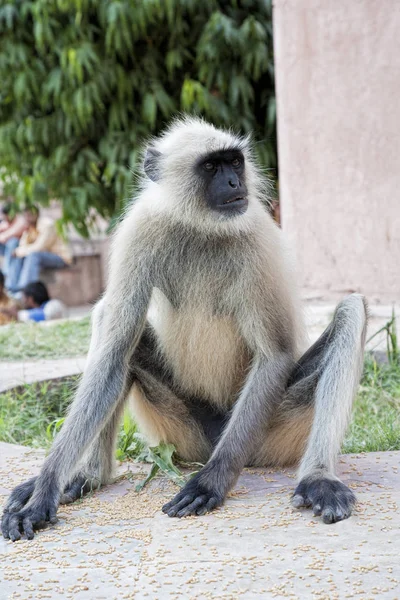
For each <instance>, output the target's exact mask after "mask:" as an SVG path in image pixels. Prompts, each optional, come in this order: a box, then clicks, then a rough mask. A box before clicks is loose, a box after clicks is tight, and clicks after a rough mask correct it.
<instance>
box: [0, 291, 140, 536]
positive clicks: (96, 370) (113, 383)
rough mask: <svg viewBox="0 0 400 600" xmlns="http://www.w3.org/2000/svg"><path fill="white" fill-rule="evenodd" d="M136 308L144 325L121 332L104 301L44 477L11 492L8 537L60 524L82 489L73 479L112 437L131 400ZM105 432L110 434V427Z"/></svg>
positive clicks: (5, 532)
mask: <svg viewBox="0 0 400 600" xmlns="http://www.w3.org/2000/svg"><path fill="white" fill-rule="evenodd" d="M143 304H144V302H143V303H142V304H140V301H139V307H137V308H138V309H139V308H140V309H141V307H142V306H143ZM135 308H136V306H134V307H133V308H132V311H131V313H130V316H131V318H133V319H138V323H137V324H136V323H135V324H134V326H133V327H132V323H131V327H132V329H130V328H129V327H127V328H126V329H124V330H123V331H118V326H119V324H120V321H118V316H117V318H116V319H113V315H112V314H111V315H110V317H109V319H108V321H109V322H108V323H106V322H105V315H104V311H103V309H104V303H100V305H99V306H98V307H97V309H96V311H95V313H94V323H93V333H92V343H91V346H90V351H89V356H88V362H87V367H86V369H85V372H84V374H83V377H82V381H81V383H80V386H79V389H78V392H77V395H76V397H75V400H74V402H73V404H72V405H71V409H70V411H69V414H68V416H67V419H66V421H65V423H64V425H63V427H62V430H61V432H60V433H59V434H58V435H57V437H56V439H55V442H54V444H53V447H52V450H51V453H50V454H49V456H48V457H47V458H46V460H45V463H44V465H43V467H42V471H41V473H40V475H39V476H38V477H37V478H34V479H31V480H29V481H27V482H26V483H23V484H21V485H20V486H17V487H16V488H15V489H14V490H13V492H12V493H11V495H10V497H9V499H8V502H7V504H6V506H5V509H4V513H3V517H2V522H1V529H2V533H3V536H4V537H5V538H10V539H11V540H13V541H15V540H18V539H20V537H21V532H23V533H25V535H26V537H27V539H32V538H33V536H34V529H39V528H41V527H42V526H43V524H44V523H45V522H50V523H54V522H55V521H56V513H57V509H58V505H59V502H60V499H61V496H62V493H63V491H64V490H65V488H66V486H68V485H69V484H72V483H75V484H76V485H75V487H77V485H78V480H76V481H73V480H72V481H71V476H73V475H74V474H76V473H77V468H79V465H80V464H81V461H82V458H83V456H84V455H85V453H86V452H87V451H88V449H89V448H90V446H91V445H92V444H93V440H96V439H99V442H100V444H99V446H98V448H97V450H99V451H100V450H101V448H102V445H103V440H104V439H106V438H108V437H109V436H108V435H106V436H105V437H101V435H100V434H101V432H102V431H103V430H104V428H105V427H106V426H107V425H108V423H109V422H110V419H112V417H113V415H114V413H115V411H116V410H117V409H118V407H119V406H120V403H121V402H123V399H124V398H126V397H127V392H128V387H127V385H128V383H129V382H128V368H127V364H126V361H125V357H126V355H127V354H128V352H129V348H130V346H131V344H132V343H135V337H134V336H133V338H131V337H130V336H129V333H131V335H132V331H133V329H134V327H137V329H138V332H141V331H142V328H143V326H141V324H140V323H139V319H140V317H139V316H138V311H137V312H135ZM142 314H143V325H144V317H145V314H144V312H143V313H142ZM103 326H105V328H106V333H104V332H103V331H100V328H103ZM107 329H108V332H107ZM137 335H139V333H138V334H137ZM132 339H133V342H132ZM103 340H107V341H108V343H107V344H106V343H104V344H103ZM105 432H106V433H107V432H108V429H107V428H106V429H105ZM99 436H100V437H99ZM95 454H96V453H95ZM97 454H98V453H97ZM100 454H101V452H100ZM93 457H94V455H92V458H93ZM79 483H80V482H79ZM67 490H68V487H67Z"/></svg>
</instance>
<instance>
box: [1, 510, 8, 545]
mask: <svg viewBox="0 0 400 600" xmlns="http://www.w3.org/2000/svg"><path fill="white" fill-rule="evenodd" d="M9 520H10V514H9V513H8V512H7V511H6V510H5V511H4V512H3V516H2V518H1V533H2V534H3V538H4V539H5V540H8V539H9V537H10V536H9V533H8V532H9Z"/></svg>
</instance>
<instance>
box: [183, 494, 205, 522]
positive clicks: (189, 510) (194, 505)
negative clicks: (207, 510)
mask: <svg viewBox="0 0 400 600" xmlns="http://www.w3.org/2000/svg"><path fill="white" fill-rule="evenodd" d="M206 500H207V496H199V497H198V498H196V500H194V501H193V502H191V503H190V504H189V505H188V506H186V507H185V508H182V510H180V511H179V512H178V513H177V514H176V516H177V517H178V518H179V519H181V518H182V517H187V516H189V515H194V514H195V513H196V510H197V509H198V508H199V507H200V506H202V505H203V504H204V503H205V501H206Z"/></svg>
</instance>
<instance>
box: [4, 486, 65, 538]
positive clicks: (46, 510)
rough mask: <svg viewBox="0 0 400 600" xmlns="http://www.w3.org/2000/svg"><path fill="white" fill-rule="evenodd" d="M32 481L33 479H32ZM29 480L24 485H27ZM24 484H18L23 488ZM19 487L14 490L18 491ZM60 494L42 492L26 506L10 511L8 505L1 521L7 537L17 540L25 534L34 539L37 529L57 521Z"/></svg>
mask: <svg viewBox="0 0 400 600" xmlns="http://www.w3.org/2000/svg"><path fill="white" fill-rule="evenodd" d="M30 481H31V480H30ZM30 481H27V482H26V483H25V484H22V486H27V485H28V483H30ZM22 486H18V488H21V487H22ZM16 491H17V488H16V489H15V490H14V491H13V494H14V493H16ZM57 508H58V494H54V493H52V492H51V491H47V492H45V493H42V494H41V495H40V496H38V497H37V498H36V499H32V500H30V501H29V502H28V503H27V504H26V506H25V508H22V509H21V510H18V511H10V509H9V508H8V505H7V506H6V508H5V510H4V513H3V518H2V521H1V530H2V533H3V536H4V537H5V539H10V540H11V541H13V542H15V541H17V540H20V539H21V535H22V534H25V536H26V539H27V540H32V539H33V537H34V535H35V534H34V530H35V529H42V528H43V527H45V525H46V524H47V523H52V524H53V523H56V522H57V516H56V513H57Z"/></svg>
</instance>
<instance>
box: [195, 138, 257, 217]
mask: <svg viewBox="0 0 400 600" xmlns="http://www.w3.org/2000/svg"><path fill="white" fill-rule="evenodd" d="M196 174H197V176H198V177H199V178H200V180H201V182H202V189H203V194H204V200H205V201H206V203H207V205H208V206H209V207H210V208H211V209H212V210H215V211H217V212H218V213H221V214H224V215H226V216H227V217H233V216H236V215H240V214H243V213H244V212H246V210H247V205H248V199H247V187H246V183H245V166H244V156H243V154H242V152H241V151H240V150H239V149H231V150H220V151H218V152H212V153H210V154H207V155H206V156H204V157H202V158H201V159H200V160H199V161H198V163H197V165H196Z"/></svg>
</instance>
